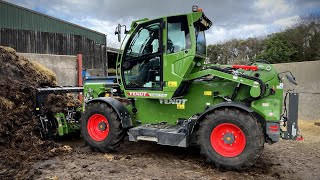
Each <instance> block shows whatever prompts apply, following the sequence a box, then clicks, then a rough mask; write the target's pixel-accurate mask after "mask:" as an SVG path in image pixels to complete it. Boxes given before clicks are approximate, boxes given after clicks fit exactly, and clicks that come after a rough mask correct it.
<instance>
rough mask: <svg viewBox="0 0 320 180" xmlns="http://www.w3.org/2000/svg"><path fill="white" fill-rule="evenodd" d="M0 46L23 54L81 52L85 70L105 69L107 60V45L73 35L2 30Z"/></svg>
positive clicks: (68, 53) (0, 30)
mask: <svg viewBox="0 0 320 180" xmlns="http://www.w3.org/2000/svg"><path fill="white" fill-rule="evenodd" d="M0 45H2V46H9V47H12V48H14V49H16V51H17V52H21V53H36V54H56V55H76V54H78V53H79V52H81V53H82V54H83V68H85V69H103V67H102V66H103V62H104V61H105V60H106V53H105V51H106V47H105V45H103V44H97V43H95V42H94V41H93V40H91V39H88V38H86V37H83V36H79V35H72V34H62V33H49V32H39V31H30V30H18V29H6V28H1V29H0ZM101 75H102V74H101Z"/></svg>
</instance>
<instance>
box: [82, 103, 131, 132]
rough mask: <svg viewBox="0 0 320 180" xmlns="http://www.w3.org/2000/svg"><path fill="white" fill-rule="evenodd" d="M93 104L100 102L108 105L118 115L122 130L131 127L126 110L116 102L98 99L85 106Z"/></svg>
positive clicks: (129, 117)
mask: <svg viewBox="0 0 320 180" xmlns="http://www.w3.org/2000/svg"><path fill="white" fill-rule="evenodd" d="M93 102H102V103H107V104H108V105H110V106H111V107H112V108H113V109H114V110H115V111H116V112H117V114H118V116H119V118H120V120H121V124H122V127H123V128H124V129H126V128H130V127H133V124H132V119H131V116H130V113H129V111H128V109H127V108H126V107H125V106H124V105H123V104H122V103H121V102H120V101H118V100H116V99H114V98H111V97H99V98H94V99H91V100H89V101H87V102H86V106H88V105H89V104H90V103H93Z"/></svg>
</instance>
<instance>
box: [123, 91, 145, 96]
mask: <svg viewBox="0 0 320 180" xmlns="http://www.w3.org/2000/svg"><path fill="white" fill-rule="evenodd" d="M128 95H129V96H150V95H149V93H147V92H128Z"/></svg>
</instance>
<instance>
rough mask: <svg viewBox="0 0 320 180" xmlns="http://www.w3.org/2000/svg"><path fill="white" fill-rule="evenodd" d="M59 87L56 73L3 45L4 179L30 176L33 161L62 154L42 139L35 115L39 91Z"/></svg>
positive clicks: (0, 161) (0, 160)
mask: <svg viewBox="0 0 320 180" xmlns="http://www.w3.org/2000/svg"><path fill="white" fill-rule="evenodd" d="M55 85H56V76H55V74H54V73H53V72H52V71H50V70H48V69H46V68H45V67H43V66H42V65H40V64H38V63H35V62H32V61H29V60H28V59H26V58H24V57H22V56H19V55H18V54H17V53H16V52H15V50H14V49H12V48H8V47H3V46H0V147H1V148H0V179H9V178H10V179H11V178H12V177H15V178H19V177H20V178H21V177H22V176H24V177H26V176H25V175H26V174H27V173H28V170H29V169H28V167H29V166H30V163H31V162H34V161H36V160H42V159H48V158H49V157H52V156H54V155H56V154H57V153H59V152H58V151H56V149H57V148H60V145H59V144H56V143H54V142H52V141H43V140H41V139H40V138H39V134H38V133H37V132H38V131H37V128H38V127H40V126H39V122H38V120H37V118H36V116H35V115H34V113H33V112H34V109H35V95H36V88H37V87H41V86H55ZM31 178H32V177H31Z"/></svg>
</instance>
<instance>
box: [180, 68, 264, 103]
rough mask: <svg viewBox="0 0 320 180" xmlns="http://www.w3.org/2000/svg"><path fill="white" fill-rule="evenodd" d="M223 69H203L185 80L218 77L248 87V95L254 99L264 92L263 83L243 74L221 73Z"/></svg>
mask: <svg viewBox="0 0 320 180" xmlns="http://www.w3.org/2000/svg"><path fill="white" fill-rule="evenodd" d="M223 71H224V70H223V69H220V68H216V67H215V68H214V69H205V70H202V71H198V72H195V73H192V74H190V75H189V76H188V78H187V79H186V80H194V79H197V78H200V77H204V76H208V75H213V76H216V77H220V78H223V79H227V80H229V81H233V82H237V83H241V84H244V85H247V86H250V87H251V89H250V95H251V96H252V97H254V98H256V97H259V96H262V95H263V94H264V92H265V90H264V89H265V85H264V83H263V82H262V81H261V80H260V79H258V78H255V77H251V76H247V75H243V74H237V75H236V74H231V73H228V72H223Z"/></svg>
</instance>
